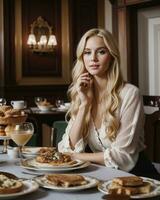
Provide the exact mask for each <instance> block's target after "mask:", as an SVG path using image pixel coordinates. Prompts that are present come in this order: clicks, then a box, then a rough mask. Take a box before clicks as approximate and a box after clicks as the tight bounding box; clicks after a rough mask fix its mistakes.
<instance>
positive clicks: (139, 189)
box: [108, 182, 151, 195]
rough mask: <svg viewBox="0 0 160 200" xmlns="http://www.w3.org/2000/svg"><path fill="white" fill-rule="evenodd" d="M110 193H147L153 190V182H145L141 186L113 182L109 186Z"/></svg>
mask: <svg viewBox="0 0 160 200" xmlns="http://www.w3.org/2000/svg"><path fill="white" fill-rule="evenodd" d="M108 191H109V193H110V194H123V195H136V194H147V193H149V192H150V191H151V184H150V183H149V182H143V184H142V185H140V186H122V185H120V184H118V183H115V182H112V183H111V185H110V186H109V188H108Z"/></svg>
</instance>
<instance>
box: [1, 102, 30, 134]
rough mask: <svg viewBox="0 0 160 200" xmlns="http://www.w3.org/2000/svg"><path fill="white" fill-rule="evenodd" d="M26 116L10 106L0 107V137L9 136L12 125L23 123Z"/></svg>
mask: <svg viewBox="0 0 160 200" xmlns="http://www.w3.org/2000/svg"><path fill="white" fill-rule="evenodd" d="M26 119H27V115H26V114H25V113H24V112H22V111H20V110H17V109H13V108H12V107H11V106H7V105H3V106H0V136H10V133H11V131H12V130H13V127H14V124H17V123H21V122H25V121H26Z"/></svg>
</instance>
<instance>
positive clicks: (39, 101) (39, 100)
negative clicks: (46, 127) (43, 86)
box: [34, 97, 46, 105]
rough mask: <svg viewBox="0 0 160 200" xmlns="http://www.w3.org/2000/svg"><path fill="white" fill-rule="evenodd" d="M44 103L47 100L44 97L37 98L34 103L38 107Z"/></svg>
mask: <svg viewBox="0 0 160 200" xmlns="http://www.w3.org/2000/svg"><path fill="white" fill-rule="evenodd" d="M44 101H46V98H44V97H35V98H34V102H35V104H36V105H37V104H40V103H41V102H44Z"/></svg>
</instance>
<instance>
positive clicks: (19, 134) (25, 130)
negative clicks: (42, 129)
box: [11, 122, 34, 163]
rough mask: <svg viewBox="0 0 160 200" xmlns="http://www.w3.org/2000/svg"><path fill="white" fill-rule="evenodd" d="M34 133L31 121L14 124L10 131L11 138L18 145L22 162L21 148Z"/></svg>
mask: <svg viewBox="0 0 160 200" xmlns="http://www.w3.org/2000/svg"><path fill="white" fill-rule="evenodd" d="M33 133H34V126H33V124H32V123H31V122H23V123H20V124H16V125H15V127H14V128H13V131H12V133H11V139H12V140H13V141H14V142H15V143H16V144H17V145H18V147H19V157H20V163H22V160H23V159H22V148H23V146H24V145H25V144H26V143H27V142H28V141H29V140H30V139H31V137H32V135H33Z"/></svg>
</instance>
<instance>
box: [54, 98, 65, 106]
mask: <svg viewBox="0 0 160 200" xmlns="http://www.w3.org/2000/svg"><path fill="white" fill-rule="evenodd" d="M56 106H57V108H60V107H61V106H64V100H62V99H57V100H56Z"/></svg>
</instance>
